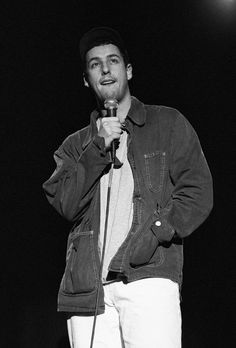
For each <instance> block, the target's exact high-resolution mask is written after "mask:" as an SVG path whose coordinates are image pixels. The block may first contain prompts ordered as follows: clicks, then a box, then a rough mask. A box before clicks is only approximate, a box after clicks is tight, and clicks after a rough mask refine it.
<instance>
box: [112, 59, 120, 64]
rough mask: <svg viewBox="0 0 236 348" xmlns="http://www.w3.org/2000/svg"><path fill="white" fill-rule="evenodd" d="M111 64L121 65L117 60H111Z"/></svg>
mask: <svg viewBox="0 0 236 348" xmlns="http://www.w3.org/2000/svg"><path fill="white" fill-rule="evenodd" d="M110 62H111V63H112V64H118V63H119V60H118V59H117V58H111V59H110Z"/></svg>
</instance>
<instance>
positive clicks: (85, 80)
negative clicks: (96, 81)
mask: <svg viewBox="0 0 236 348" xmlns="http://www.w3.org/2000/svg"><path fill="white" fill-rule="evenodd" d="M83 80H84V85H85V87H89V83H88V80H87V76H86V73H83Z"/></svg>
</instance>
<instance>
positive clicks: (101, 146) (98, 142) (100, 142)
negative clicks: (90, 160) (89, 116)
mask: <svg viewBox="0 0 236 348" xmlns="http://www.w3.org/2000/svg"><path fill="white" fill-rule="evenodd" d="M93 143H94V145H95V146H96V147H97V148H98V150H99V152H100V154H101V155H102V156H104V157H105V156H106V155H107V151H106V147H105V140H104V138H103V137H100V136H99V135H97V134H96V135H95V136H94V137H93Z"/></svg>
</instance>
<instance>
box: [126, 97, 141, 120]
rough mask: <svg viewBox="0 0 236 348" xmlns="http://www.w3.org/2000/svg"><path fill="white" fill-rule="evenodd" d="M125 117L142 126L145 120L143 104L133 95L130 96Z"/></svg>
mask: <svg viewBox="0 0 236 348" xmlns="http://www.w3.org/2000/svg"><path fill="white" fill-rule="evenodd" d="M127 118H129V119H130V120H131V121H132V122H133V123H135V124H137V125H138V126H142V125H144V124H145V122H146V110H145V105H144V104H143V103H141V102H140V101H139V100H138V99H137V98H135V97H133V96H132V97H131V107H130V109H129V112H128V115H127Z"/></svg>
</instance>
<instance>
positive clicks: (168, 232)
mask: <svg viewBox="0 0 236 348" xmlns="http://www.w3.org/2000/svg"><path fill="white" fill-rule="evenodd" d="M151 229H152V231H153V233H155V235H156V237H157V239H158V240H159V242H160V243H162V242H169V241H170V240H171V239H172V238H173V237H174V234H175V230H174V228H173V227H172V226H171V225H170V224H169V223H168V222H167V220H166V219H165V218H158V219H157V220H156V221H154V223H153V225H152V226H151Z"/></svg>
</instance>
